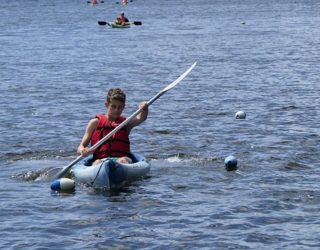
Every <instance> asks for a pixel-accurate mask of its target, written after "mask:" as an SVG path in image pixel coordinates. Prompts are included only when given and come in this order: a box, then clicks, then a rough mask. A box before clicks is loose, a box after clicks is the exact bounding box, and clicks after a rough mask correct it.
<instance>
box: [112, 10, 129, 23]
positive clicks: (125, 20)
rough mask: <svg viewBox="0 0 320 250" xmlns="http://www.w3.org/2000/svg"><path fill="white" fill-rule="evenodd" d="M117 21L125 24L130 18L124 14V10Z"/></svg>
mask: <svg viewBox="0 0 320 250" xmlns="http://www.w3.org/2000/svg"><path fill="white" fill-rule="evenodd" d="M115 23H116V24H119V25H122V26H124V25H127V24H128V23H129V19H128V18H127V17H126V16H125V15H124V12H122V13H121V14H120V16H117V21H116V22H115Z"/></svg>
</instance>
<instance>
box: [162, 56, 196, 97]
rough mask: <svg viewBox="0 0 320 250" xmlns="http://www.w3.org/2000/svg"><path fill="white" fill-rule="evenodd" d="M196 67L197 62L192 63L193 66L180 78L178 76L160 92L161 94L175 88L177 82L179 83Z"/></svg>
mask: <svg viewBox="0 0 320 250" xmlns="http://www.w3.org/2000/svg"><path fill="white" fill-rule="evenodd" d="M196 65H197V62H194V64H192V65H191V67H190V68H189V69H187V70H186V72H184V73H183V74H182V75H181V76H179V78H178V79H176V80H175V81H174V82H172V83H171V84H169V85H168V86H167V87H166V88H164V89H163V90H162V92H167V91H168V90H169V89H172V88H173V87H174V86H176V85H177V84H178V83H179V82H181V81H182V80H183V79H184V78H185V77H186V76H187V75H188V74H189V73H190V72H191V70H193V68H194V67H195V66H196Z"/></svg>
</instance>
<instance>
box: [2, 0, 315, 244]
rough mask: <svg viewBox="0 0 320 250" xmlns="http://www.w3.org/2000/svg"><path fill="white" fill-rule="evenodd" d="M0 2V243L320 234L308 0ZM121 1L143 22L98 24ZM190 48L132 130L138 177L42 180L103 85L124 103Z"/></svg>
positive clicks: (64, 157) (286, 238)
mask: <svg viewBox="0 0 320 250" xmlns="http://www.w3.org/2000/svg"><path fill="white" fill-rule="evenodd" d="M0 8H1V15H0V44H1V46H0V133H1V137H0V138H1V139H0V148H1V151H0V157H1V171H0V181H1V185H0V202H1V218H2V219H1V227H0V228H1V241H0V248H3V249H136V248H139V249H198V248H201V249H313V248H314V249H318V248H319V247H320V240H319V239H320V220H319V216H318V212H319V206H320V193H319V184H318V183H319V174H320V171H319V166H320V156H319V155H320V154H319V144H320V129H319V106H320V105H319V104H320V101H319V93H320V84H319V82H320V81H319V80H320V79H319V78H320V77H319V58H320V28H319V27H320V26H319V23H320V14H319V9H320V2H319V1H315V0H305V1H291V0H284V1H273V0H271V1H263V0H257V1H253V0H244V1H237V0H230V1H222V0H221V1H204V0H188V1H187V0H182V1H155V0H148V1H144V0H134V1H133V2H129V4H128V5H127V6H122V5H121V4H117V3H116V2H115V1H105V2H104V3H101V4H98V5H96V6H91V5H90V4H87V2H86V1H80V0H75V1H62V0H57V1H45V0H38V1H35V0H16V1H1V3H0ZM120 11H125V12H126V14H127V16H128V17H129V18H130V20H131V21H141V22H142V25H141V26H132V27H131V28H130V29H125V30H123V29H111V28H109V27H107V26H98V24H97V21H98V20H113V19H114V17H115V16H116V15H118V14H119V12H120ZM195 61H197V62H198V65H197V67H196V68H195V69H194V70H193V71H192V72H191V73H190V74H189V75H188V76H187V78H186V79H185V80H184V81H182V82H181V83H180V84H179V85H178V86H176V87H175V88H174V89H172V90H170V91H169V92H167V93H166V94H165V95H163V96H162V97H161V98H160V99H159V100H157V101H156V102H155V103H154V104H153V105H152V106H151V107H150V114H149V118H148V120H147V121H146V122H145V123H144V124H142V125H141V126H140V127H138V128H135V130H134V131H133V133H132V134H131V141H132V149H133V150H134V151H135V152H137V153H140V154H143V155H145V156H146V158H147V159H148V160H149V161H150V162H151V172H150V174H149V176H148V177H147V178H145V179H143V180H141V181H138V182H135V183H133V184H132V185H129V186H126V187H123V188H121V189H119V190H111V191H101V190H100V191H99V190H93V189H90V188H88V187H85V186H81V185H77V186H76V191H75V192H74V193H54V192H52V191H51V190H50V182H49V181H44V180H40V181H39V180H38V179H39V178H38V177H39V176H40V177H41V176H42V175H43V174H45V173H46V171H47V170H48V169H52V168H56V167H63V166H65V165H67V164H68V163H70V162H71V161H72V160H73V159H75V158H76V152H75V150H76V147H77V145H78V144H79V142H80V140H81V137H82V135H83V132H84V129H85V126H86V124H87V122H88V120H89V119H90V118H91V117H92V116H94V115H95V114H96V113H100V112H104V111H105V110H104V97H105V93H106V91H107V90H108V89H109V88H111V87H121V88H123V89H124V90H125V92H126V93H127V105H126V110H125V115H127V116H129V115H130V114H132V113H133V112H134V111H135V110H136V109H137V104H138V103H139V102H140V101H142V100H148V99H150V98H151V97H152V96H154V95H155V94H156V93H158V92H159V91H160V90H161V89H163V88H164V87H165V86H167V85H168V84H169V83H171V82H172V81H174V80H175V79H176V78H177V77H178V76H179V75H180V74H182V73H183V72H184V71H185V70H186V69H187V68H188V67H189V66H191V64H192V63H193V62H195ZM239 110H243V111H245V112H246V114H247V117H246V119H244V120H238V119H235V118H234V115H235V113H236V112H237V111H239ZM231 154H232V155H234V156H235V157H236V158H237V159H238V169H237V170H236V171H226V169H225V166H224V159H225V157H227V156H228V155H231ZM40 179H41V178H40Z"/></svg>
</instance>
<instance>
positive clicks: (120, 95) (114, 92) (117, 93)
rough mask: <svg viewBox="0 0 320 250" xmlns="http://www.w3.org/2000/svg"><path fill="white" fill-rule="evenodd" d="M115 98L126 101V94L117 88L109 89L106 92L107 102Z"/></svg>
mask: <svg viewBox="0 0 320 250" xmlns="http://www.w3.org/2000/svg"><path fill="white" fill-rule="evenodd" d="M112 100H117V101H120V102H123V103H126V94H125V93H124V92H123V91H122V90H121V89H119V88H115V89H110V90H109V91H108V93H107V103H110V102H111V101H112Z"/></svg>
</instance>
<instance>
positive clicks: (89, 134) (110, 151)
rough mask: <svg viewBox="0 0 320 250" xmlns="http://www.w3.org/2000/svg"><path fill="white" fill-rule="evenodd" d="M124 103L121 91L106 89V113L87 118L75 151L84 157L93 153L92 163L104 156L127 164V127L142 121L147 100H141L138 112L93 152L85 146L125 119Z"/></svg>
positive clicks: (97, 139) (146, 112)
mask: <svg viewBox="0 0 320 250" xmlns="http://www.w3.org/2000/svg"><path fill="white" fill-rule="evenodd" d="M125 102H126V95H125V93H124V92H123V91H122V90H121V89H119V88H115V89H110V90H109V91H108V93H107V99H106V102H105V106H106V108H107V113H106V114H98V115H96V117H95V118H93V119H91V120H90V121H89V123H88V125H87V128H86V131H85V133H84V135H83V138H82V140H81V143H80V145H79V146H78V149H77V152H78V153H79V154H81V155H82V156H87V155H89V154H90V153H93V159H94V161H93V164H98V163H100V162H101V161H102V160H101V159H104V158H115V159H116V160H117V161H118V162H120V163H131V162H132V160H131V158H130V157H129V155H130V140H129V135H130V132H131V130H132V129H133V128H134V127H136V126H138V125H139V124H141V123H142V122H144V121H145V120H146V119H147V117H148V105H147V102H141V103H140V104H139V109H141V112H140V113H139V114H138V115H137V116H136V117H134V118H133V119H132V120H131V121H130V122H129V123H128V124H127V125H126V126H124V127H123V128H121V129H120V130H119V131H118V132H116V133H115V134H114V135H113V136H112V137H111V138H110V139H109V140H107V141H106V142H105V143H104V144H102V145H101V146H100V147H98V148H97V149H96V150H95V151H94V152H90V151H89V148H88V145H89V142H91V145H94V144H96V143H97V142H98V141H100V140H101V139H102V138H103V137H104V136H106V135H107V134H109V133H110V132H111V131H113V130H114V129H115V128H116V127H117V126H118V125H120V124H121V123H122V122H123V121H125V120H126V118H125V117H124V116H122V115H121V114H122V111H123V110H124V107H125Z"/></svg>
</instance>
